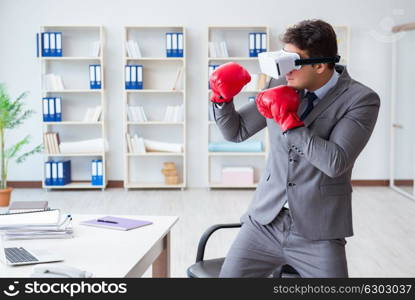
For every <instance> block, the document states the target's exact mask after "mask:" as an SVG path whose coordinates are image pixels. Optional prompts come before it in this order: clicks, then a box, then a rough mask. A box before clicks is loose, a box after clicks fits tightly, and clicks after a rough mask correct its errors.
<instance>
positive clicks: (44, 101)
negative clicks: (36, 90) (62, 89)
mask: <svg viewBox="0 0 415 300" xmlns="http://www.w3.org/2000/svg"><path fill="white" fill-rule="evenodd" d="M42 112H43V122H49V120H50V119H49V118H50V117H49V98H47V97H44V98H42Z"/></svg>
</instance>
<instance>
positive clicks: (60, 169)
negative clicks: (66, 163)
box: [56, 161, 65, 185]
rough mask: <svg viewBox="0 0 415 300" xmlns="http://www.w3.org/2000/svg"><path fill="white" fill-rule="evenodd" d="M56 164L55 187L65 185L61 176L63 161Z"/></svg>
mask: <svg viewBox="0 0 415 300" xmlns="http://www.w3.org/2000/svg"><path fill="white" fill-rule="evenodd" d="M56 164H57V173H58V178H57V181H56V185H65V181H64V176H63V161H58V162H56Z"/></svg>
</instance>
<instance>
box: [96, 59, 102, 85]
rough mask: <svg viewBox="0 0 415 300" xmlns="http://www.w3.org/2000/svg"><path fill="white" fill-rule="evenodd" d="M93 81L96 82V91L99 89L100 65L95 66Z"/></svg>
mask: <svg viewBox="0 0 415 300" xmlns="http://www.w3.org/2000/svg"><path fill="white" fill-rule="evenodd" d="M95 79H96V82H97V85H96V89H100V88H101V65H95Z"/></svg>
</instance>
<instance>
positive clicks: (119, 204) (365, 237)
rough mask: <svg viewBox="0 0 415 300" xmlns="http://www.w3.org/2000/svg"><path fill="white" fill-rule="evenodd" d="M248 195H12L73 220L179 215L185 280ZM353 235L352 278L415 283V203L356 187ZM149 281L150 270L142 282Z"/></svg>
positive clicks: (225, 237)
mask: <svg viewBox="0 0 415 300" xmlns="http://www.w3.org/2000/svg"><path fill="white" fill-rule="evenodd" d="M252 194H253V191H252V190H213V191H209V190H207V189H188V190H185V191H176V190H171V191H170V190H168V191H151V190H150V191H141V190H130V191H128V192H127V191H126V190H124V189H108V190H106V191H50V192H46V191H44V190H40V189H16V190H14V191H13V195H12V199H13V200H48V201H49V205H50V206H51V207H54V208H60V209H63V210H65V211H68V212H71V213H73V214H79V213H85V214H86V213H94V214H137V215H177V216H179V217H180V220H179V222H178V223H177V224H176V226H175V227H174V228H173V230H172V254H171V255H172V256H171V258H172V276H173V277H186V268H187V267H188V266H189V265H191V264H192V263H193V262H194V259H195V255H196V248H197V243H198V240H199V238H200V235H201V234H202V232H203V231H204V230H205V229H206V228H208V227H209V226H210V225H212V224H217V223H228V222H238V221H239V217H240V215H241V214H242V213H243V212H244V211H245V209H246V208H247V206H248V204H249V202H250V200H251V197H252ZM353 212H354V216H353V218H354V229H355V235H354V236H353V237H351V238H348V243H347V245H346V247H347V256H348V266H349V275H350V276H351V277H415V203H414V202H413V201H411V200H409V199H406V198H404V197H403V196H401V195H399V194H398V193H396V192H394V191H392V190H391V189H389V188H386V187H354V192H353ZM236 232H237V231H236V230H234V229H230V230H226V231H223V232H218V233H217V234H215V235H213V236H212V239H211V241H210V242H209V244H208V247H207V251H206V257H207V258H213V257H219V256H224V255H225V254H226V252H227V250H228V247H229V246H230V244H231V242H232V239H233V237H234V236H235V234H236ZM150 275H151V273H150V270H148V271H147V272H146V274H145V277H149V276H150Z"/></svg>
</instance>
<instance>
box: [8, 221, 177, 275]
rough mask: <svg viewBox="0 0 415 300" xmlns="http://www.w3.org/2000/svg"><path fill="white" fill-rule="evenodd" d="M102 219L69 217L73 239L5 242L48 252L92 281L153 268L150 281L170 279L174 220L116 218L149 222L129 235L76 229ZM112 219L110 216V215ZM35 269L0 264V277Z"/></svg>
mask: <svg viewBox="0 0 415 300" xmlns="http://www.w3.org/2000/svg"><path fill="white" fill-rule="evenodd" d="M103 216H104V215H99V216H98V215H73V216H72V217H73V220H72V222H73V227H74V238H72V239H43V240H17V241H6V242H5V243H6V246H7V247H8V246H11V245H19V246H23V247H25V246H27V247H28V248H29V247H31V248H33V249H35V248H36V249H48V250H49V251H53V252H56V253H59V254H60V255H62V256H63V257H64V259H65V260H64V261H63V262H60V263H62V264H67V265H70V266H73V267H77V268H80V269H82V270H86V271H89V272H92V273H93V277H141V276H142V275H143V273H144V272H145V271H146V270H147V269H148V267H149V266H150V265H153V277H170V230H171V228H172V227H173V225H174V224H175V223H176V222H177V220H178V217H177V216H124V215H123V216H119V217H126V218H133V219H142V220H148V221H152V222H153V224H151V225H147V226H144V227H140V228H137V229H133V230H129V231H121V230H113V229H106V228H98V227H92V226H84V225H79V222H81V221H84V220H89V219H93V218H98V217H103ZM112 216H114V215H112ZM33 266H35V265H26V266H14V267H12V266H7V265H5V264H4V263H1V262H0V277H29V276H30V274H31V272H32V268H33Z"/></svg>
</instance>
